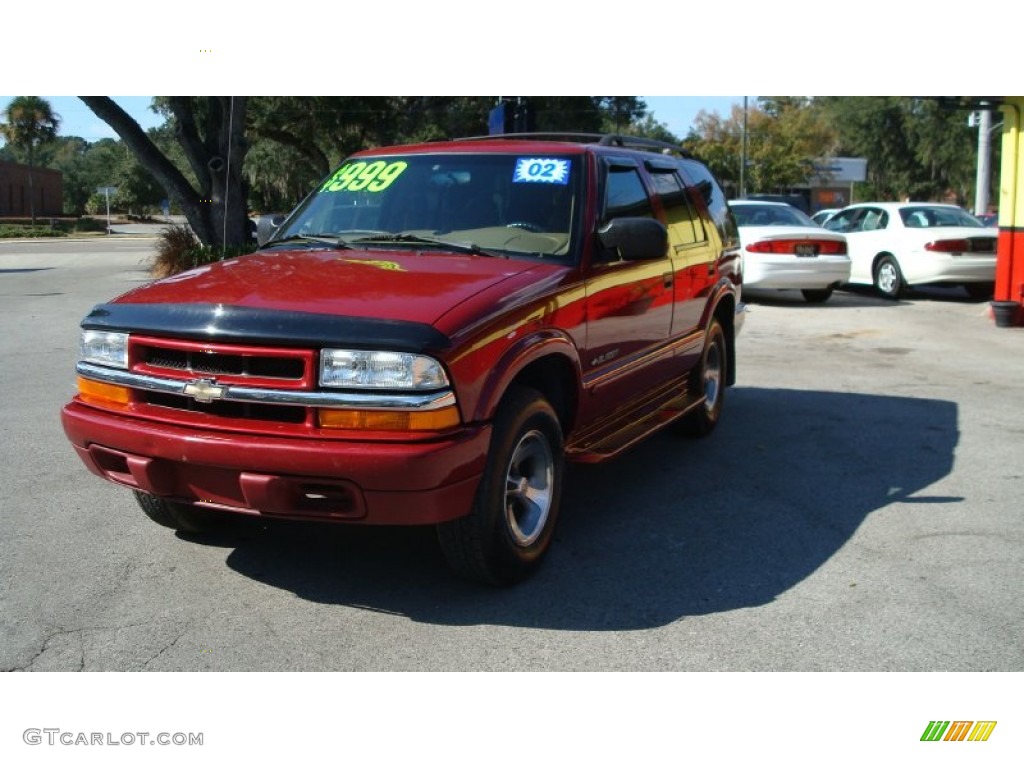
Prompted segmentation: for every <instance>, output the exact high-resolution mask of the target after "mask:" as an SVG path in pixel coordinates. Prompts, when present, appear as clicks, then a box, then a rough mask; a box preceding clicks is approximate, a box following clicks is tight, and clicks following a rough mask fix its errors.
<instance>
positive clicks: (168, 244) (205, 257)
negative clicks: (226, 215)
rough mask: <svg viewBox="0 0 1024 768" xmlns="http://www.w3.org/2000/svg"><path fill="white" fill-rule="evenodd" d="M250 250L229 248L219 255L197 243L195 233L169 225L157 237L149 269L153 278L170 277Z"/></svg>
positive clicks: (215, 249) (217, 251)
mask: <svg viewBox="0 0 1024 768" xmlns="http://www.w3.org/2000/svg"><path fill="white" fill-rule="evenodd" d="M251 251H252V248H228V249H227V251H226V252H221V250H220V249H218V248H211V247H210V246H208V245H203V244H202V243H201V242H199V238H198V237H196V236H195V233H194V232H193V231H192V230H191V229H190V228H189V227H188V226H187V225H184V224H172V225H171V226H168V227H165V228H164V229H163V230H161V232H160V235H159V237H158V238H157V247H156V258H155V259H154V261H153V267H152V269H151V270H150V272H151V274H152V275H153V276H154V277H157V278H160V277H170V276H171V275H176V274H178V273H179V272H185V271H186V270H189V269H195V268H196V267H199V266H202V265H203V264H211V263H213V262H215V261H221V260H222V259H227V258H231V257H234V256H241V255H243V254H246V253H250V252H251Z"/></svg>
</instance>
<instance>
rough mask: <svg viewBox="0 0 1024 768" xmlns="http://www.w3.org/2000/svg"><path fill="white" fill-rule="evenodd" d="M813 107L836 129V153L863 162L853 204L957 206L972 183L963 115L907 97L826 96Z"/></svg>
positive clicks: (973, 138)
mask: <svg viewBox="0 0 1024 768" xmlns="http://www.w3.org/2000/svg"><path fill="white" fill-rule="evenodd" d="M815 102H816V103H817V104H818V105H819V108H820V109H822V111H823V113H824V114H826V115H827V116H828V119H829V120H830V122H831V124H833V125H834V126H835V127H836V131H837V135H838V139H839V153H841V154H843V155H849V156H855V157H864V158H867V160H868V179H867V182H866V183H865V184H863V185H858V189H857V195H858V196H859V199H878V200H898V199H903V198H910V199H913V200H940V199H946V198H949V197H952V198H953V199H955V201H956V202H958V203H960V204H963V203H964V202H965V201H966V200H967V199H968V197H969V196H970V195H972V194H973V190H974V184H975V181H976V164H977V133H976V132H975V131H974V130H972V129H970V128H968V127H967V113H966V111H964V110H957V109H948V108H946V107H945V106H944V105H943V104H941V103H940V102H939V100H937V99H931V98H915V97H909V96H856V97H853V96H830V97H821V98H819V99H815Z"/></svg>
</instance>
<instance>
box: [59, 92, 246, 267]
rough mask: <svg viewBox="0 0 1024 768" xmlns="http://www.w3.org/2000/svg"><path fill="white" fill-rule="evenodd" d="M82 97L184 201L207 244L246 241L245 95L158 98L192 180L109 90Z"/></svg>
mask: <svg viewBox="0 0 1024 768" xmlns="http://www.w3.org/2000/svg"><path fill="white" fill-rule="evenodd" d="M79 98H80V99H81V100H82V101H83V102H85V104H86V105H87V106H88V107H89V109H91V110H92V111H93V112H94V113H95V114H96V115H97V117H99V118H100V119H101V120H103V121H104V122H105V123H106V124H107V125H109V126H110V127H111V128H113V129H114V131H115V132H116V133H117V135H118V136H120V137H121V140H122V141H123V142H124V143H125V145H126V146H127V147H128V148H129V149H130V150H131V151H132V153H133V154H134V155H135V157H136V159H137V160H138V161H139V163H140V164H141V165H142V167H143V168H145V169H146V170H147V171H149V173H150V174H152V175H153V177H154V178H155V179H156V180H157V181H158V182H159V183H160V185H161V186H162V187H163V188H164V190H166V192H167V195H168V197H169V198H171V199H172V200H174V201H175V202H176V203H177V204H178V205H179V206H180V207H181V210H182V211H183V212H184V214H185V217H186V218H187V219H188V223H189V225H190V226H191V227H192V230H193V231H194V232H195V233H196V236H197V237H198V238H199V239H200V241H201V242H202V243H203V244H204V245H208V246H218V245H221V244H223V245H225V246H227V247H243V246H245V244H246V243H247V242H248V241H249V222H248V210H247V205H248V200H247V198H248V195H247V190H246V187H245V183H244V177H243V175H242V165H243V163H244V162H245V155H246V152H247V150H248V144H247V142H246V139H245V127H246V125H245V120H246V107H247V103H248V102H247V97H245V96H208V97H202V96H168V97H164V98H163V99H161V100H160V104H161V106H162V107H163V109H165V110H166V112H167V114H168V115H169V117H170V122H171V123H172V127H173V130H174V135H175V138H176V140H177V142H178V144H179V145H180V146H181V149H182V150H183V151H184V154H185V158H186V159H187V161H188V164H189V167H190V169H191V171H192V173H193V177H194V183H193V182H192V181H190V180H189V179H188V178H186V176H185V174H184V173H182V171H181V170H179V169H178V167H177V166H175V164H174V163H173V162H172V161H171V159H170V158H168V156H167V155H166V154H165V153H164V152H162V151H161V150H160V148H159V147H158V146H157V145H156V144H155V143H154V141H153V139H152V138H150V136H149V135H147V134H146V132H145V131H143V130H142V128H141V127H140V126H139V124H138V123H137V122H136V121H135V120H134V119H132V117H131V116H129V115H128V113H126V112H125V111H124V110H123V109H121V107H119V106H118V105H117V104H116V103H115V102H114V101H113V100H112V99H111V98H110V97H109V96H79Z"/></svg>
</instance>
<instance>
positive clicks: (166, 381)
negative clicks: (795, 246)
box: [63, 135, 743, 584]
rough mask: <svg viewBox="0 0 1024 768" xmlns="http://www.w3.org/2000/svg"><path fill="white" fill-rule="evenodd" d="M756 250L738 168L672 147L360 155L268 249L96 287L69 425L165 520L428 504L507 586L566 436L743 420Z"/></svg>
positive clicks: (471, 571) (595, 451)
mask: <svg viewBox="0 0 1024 768" xmlns="http://www.w3.org/2000/svg"><path fill="white" fill-rule="evenodd" d="M739 264H740V261H739V251H738V239H737V231H736V226H735V223H734V221H733V219H732V215H731V213H730V211H729V207H728V205H727V203H726V199H725V196H724V194H723V192H722V189H721V188H720V186H719V185H718V183H717V182H716V180H715V179H714V177H713V176H712V174H711V173H710V172H709V171H708V169H707V168H706V167H705V166H704V165H703V164H702V163H700V162H699V161H697V160H695V159H694V158H692V157H690V156H688V155H687V154H685V153H683V152H681V151H680V150H679V148H678V147H675V146H673V145H667V144H662V143H659V142H653V141H647V140H640V139H633V138H628V137H620V136H604V137H600V136H582V135H571V136H556V135H545V136H540V135H521V136H501V137H483V138H479V139H464V140H458V141H451V142H445V143H430V144H421V145H415V146H403V147H388V148H383V149H374V150H370V151H366V152H361V153H358V154H356V155H353V156H352V157H350V158H349V159H347V160H346V161H345V162H344V163H343V164H342V165H341V167H340V168H338V170H337V171H335V172H334V173H333V174H331V176H330V177H328V178H327V179H325V180H324V181H323V183H322V184H320V185H319V187H318V188H317V189H315V190H314V191H313V192H312V193H311V194H310V195H309V197H307V198H306V200H305V201H304V202H303V203H302V204H301V205H299V207H298V208H297V209H296V210H295V211H294V212H293V213H291V214H290V215H289V216H288V217H287V219H285V221H284V222H283V223H282V224H281V225H280V227H279V228H278V229H277V230H276V232H275V233H274V236H273V239H271V240H269V241H268V242H266V243H264V244H263V245H262V246H261V247H260V248H259V250H257V251H256V252H255V253H252V254H250V255H248V256H243V257H240V258H235V259H230V260H226V261H222V262H219V263H216V264H211V265H208V266H203V267H199V268H197V269H193V270H191V271H189V272H185V273H182V274H179V275H175V276H172V277H169V278H166V279H163V280H158V281H156V282H153V283H150V284H148V285H145V286H143V287H140V288H137V289H135V290H132V291H129V292H128V293H126V294H124V295H122V296H120V297H118V298H116V299H114V300H112V301H110V302H109V303H106V304H101V305H99V306H97V307H95V308H94V309H93V311H92V312H91V313H90V314H89V315H88V316H87V317H86V318H85V319H84V320H83V321H82V332H81V353H80V359H79V362H78V367H77V371H78V390H79V391H78V394H77V395H76V396H75V397H74V399H73V400H72V401H71V402H70V403H69V404H68V405H67V406H65V408H64V410H63V425H64V429H65V432H66V434H67V436H68V438H69V439H70V440H71V442H72V444H73V445H74V447H75V450H76V451H77V452H78V454H79V456H80V457H81V458H82V460H83V461H84V462H85V465H86V466H87V467H88V468H89V469H90V470H91V471H92V472H94V473H95V474H97V475H99V476H100V477H102V478H105V479H107V480H110V481H113V482H115V483H118V484H121V485H124V486H127V487H129V488H131V489H133V490H134V491H135V495H136V496H137V498H138V501H139V504H140V505H141V507H142V509H143V510H144V511H145V512H146V514H147V515H149V517H151V518H152V519H153V520H155V521H156V522H158V523H160V524H162V525H165V526H168V527H171V528H174V529H177V530H182V531H200V530H202V529H203V528H204V527H206V526H207V525H209V524H210V523H211V522H212V521H213V519H214V518H215V517H216V515H213V514H211V512H215V511H216V512H224V511H227V512H236V513H245V514H250V515H263V516H268V517H277V518H293V519H306V520H326V521H335V522H338V523H357V524H374V525H412V524H415V525H421V524H431V525H435V526H436V527H437V532H438V538H439V540H440V544H441V547H442V549H443V551H444V553H445V555H446V556H447V559H448V561H449V562H450V563H451V565H452V567H453V568H454V569H455V570H456V571H457V572H459V573H460V574H462V575H464V576H466V577H469V578H472V579H475V580H479V581H484V582H488V583H493V584H510V583H514V582H516V581H519V580H521V579H522V578H524V577H526V576H527V575H529V574H530V573H531V572H532V571H533V570H534V569H535V568H536V566H537V565H538V564H539V562H540V560H541V558H542V556H543V555H544V553H545V551H546V550H547V549H548V546H549V544H550V542H551V537H552V532H553V530H554V527H555V522H556V520H557V517H558V510H559V499H560V496H561V491H562V477H563V466H564V464H565V462H566V461H575V462H599V461H603V460H605V459H609V458H611V457H613V456H615V455H616V454H618V453H620V452H621V451H623V450H625V449H626V448H628V447H629V446H631V445H633V444H634V443H636V442H637V441H638V440H640V439H641V438H644V437H646V436H647V435H649V434H651V433H652V432H654V431H656V430H658V429H661V428H662V427H665V426H666V425H668V424H670V423H674V424H675V425H677V427H679V428H680V429H681V430H682V431H683V432H685V433H688V434H691V435H698V436H700V435H706V434H708V433H709V432H711V430H712V429H713V428H714V427H715V425H716V424H717V423H718V421H719V419H720V417H721V414H722V406H723V403H724V396H725V389H726V386H727V385H729V384H732V383H733V382H734V380H735V371H736V367H735V338H736V334H737V332H738V331H739V329H740V325H741V321H742V318H743V307H742V305H741V303H740V301H739V298H740V282H741V279H740V272H739Z"/></svg>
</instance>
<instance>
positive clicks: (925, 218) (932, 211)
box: [900, 205, 985, 229]
mask: <svg viewBox="0 0 1024 768" xmlns="http://www.w3.org/2000/svg"><path fill="white" fill-rule="evenodd" d="M900 218H901V219H903V226H905V227H910V228H912V229H917V228H922V227H984V226H985V225H984V224H982V223H981V222H980V221H978V220H977V219H976V218H974V217H973V216H971V214H969V213H968V212H967V211H965V210H963V209H962V208H955V207H952V206H944V205H915V206H908V207H904V208H900Z"/></svg>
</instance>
